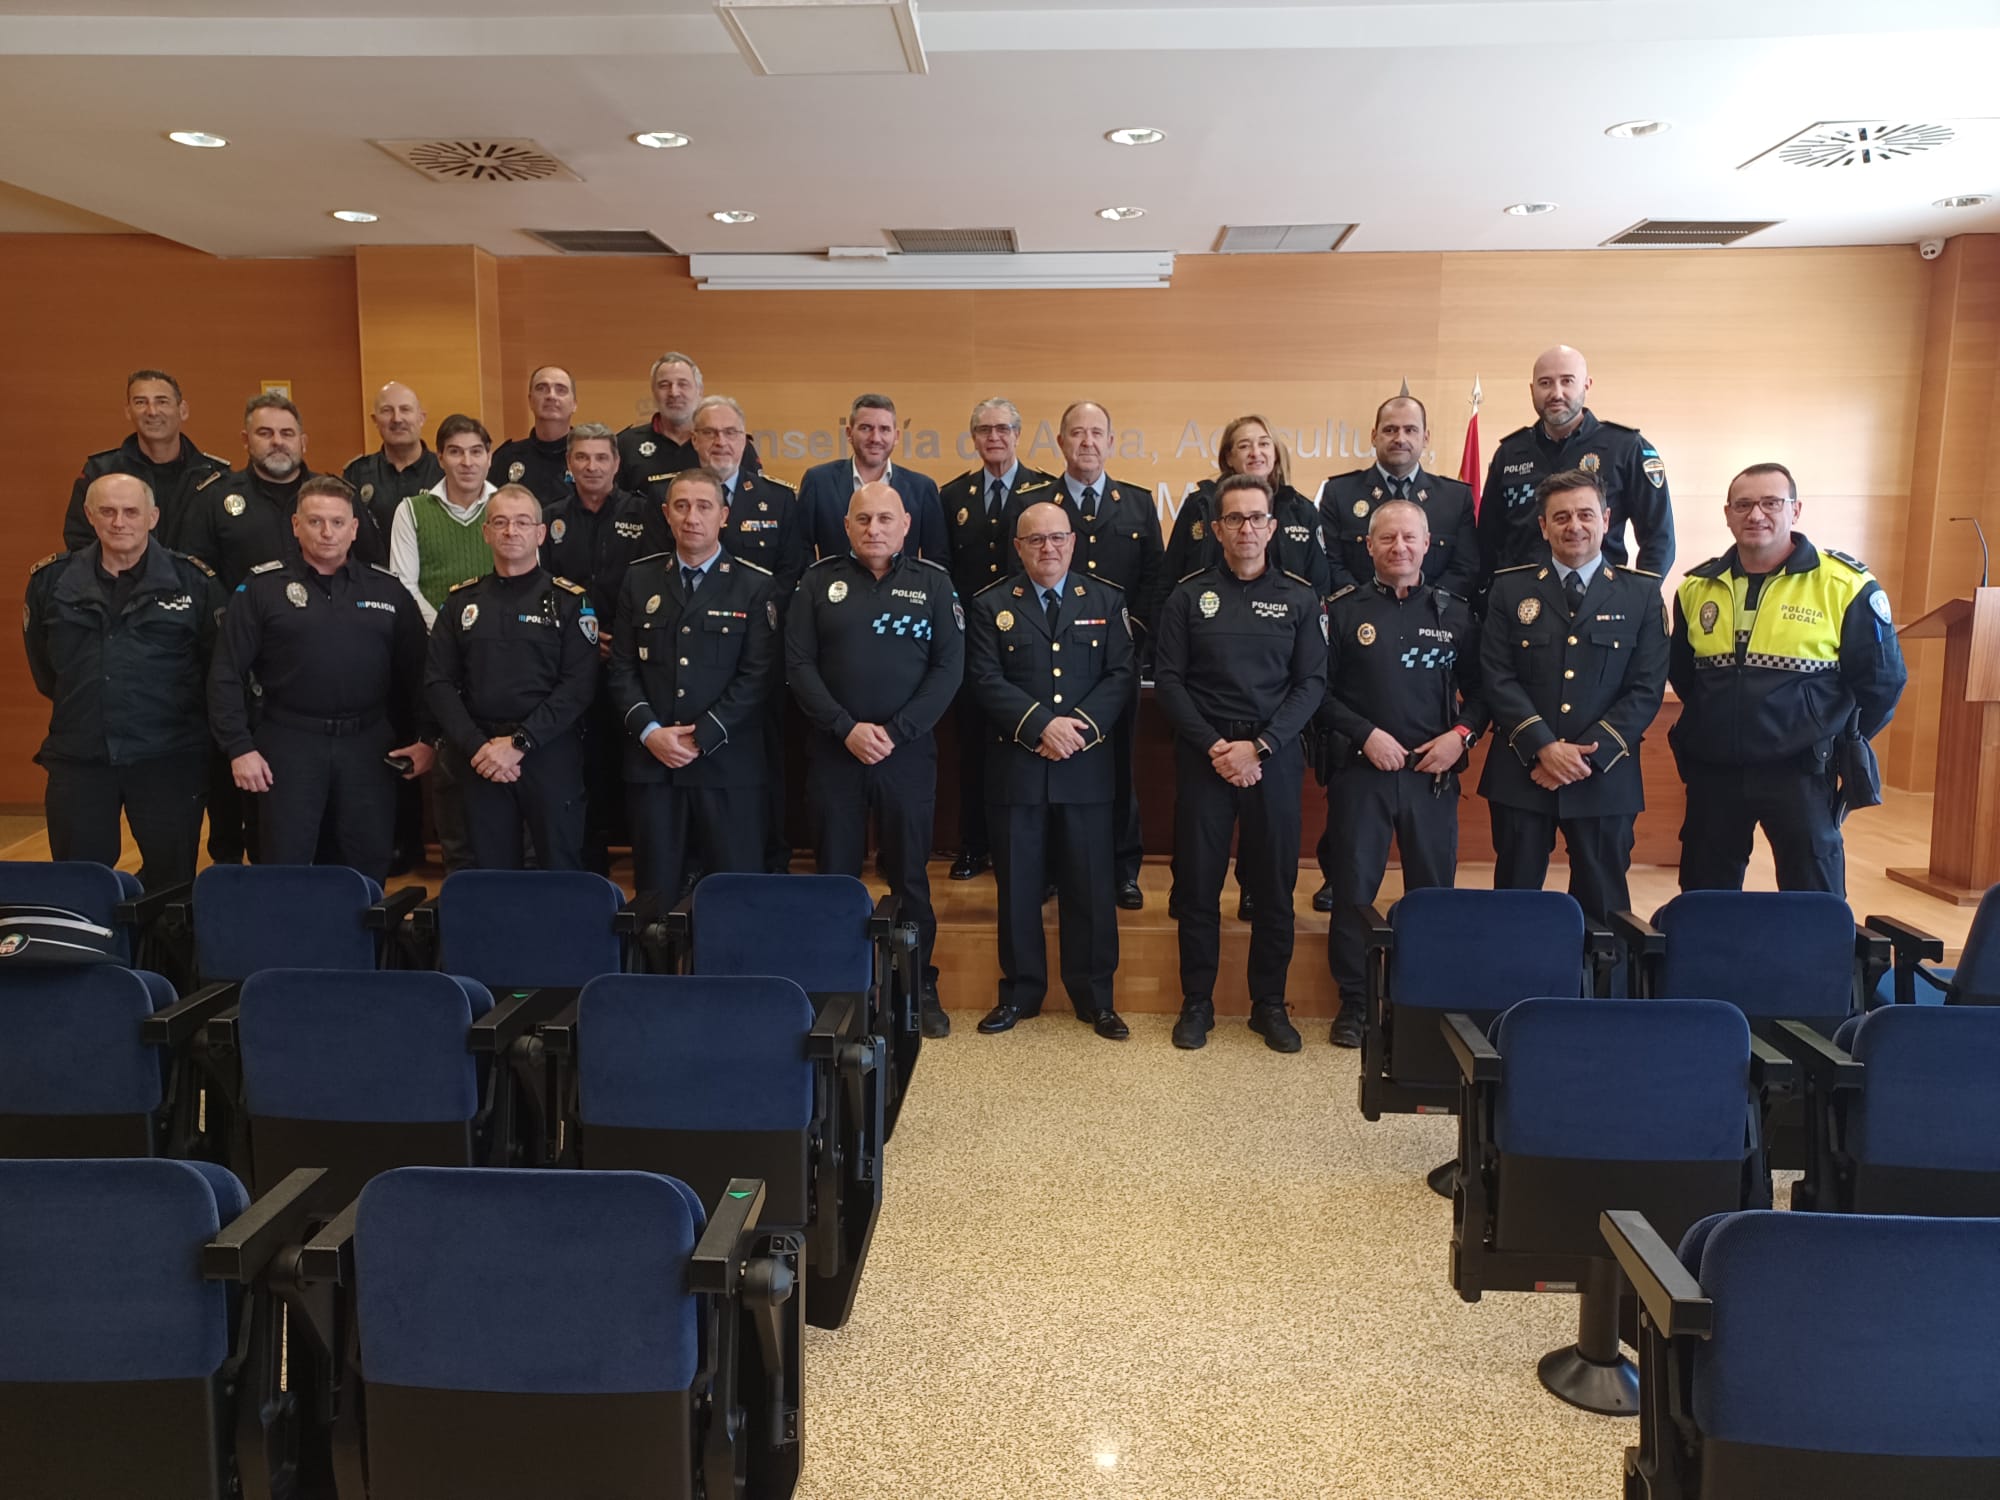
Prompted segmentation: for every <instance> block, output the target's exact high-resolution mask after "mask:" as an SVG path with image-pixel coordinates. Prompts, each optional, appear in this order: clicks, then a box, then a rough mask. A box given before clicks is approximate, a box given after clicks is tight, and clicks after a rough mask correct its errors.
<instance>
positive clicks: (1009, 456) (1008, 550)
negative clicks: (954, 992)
mask: <svg viewBox="0 0 2000 1500" xmlns="http://www.w3.org/2000/svg"><path fill="white" fill-rule="evenodd" d="M970 425H971V429H972V446H973V447H974V449H975V450H977V452H978V454H979V467H978V468H976V469H971V470H968V471H967V472H966V473H963V474H961V475H959V476H958V477H957V478H956V479H953V480H951V481H949V482H948V483H946V484H944V485H943V486H941V487H940V488H939V491H938V496H939V499H940V501H941V502H942V503H943V505H944V517H945V525H946V527H947V528H948V529H949V532H950V536H951V581H952V586H953V587H954V588H956V589H957V590H958V596H959V597H960V598H961V599H971V598H972V597H973V596H974V595H975V594H977V593H978V592H979V591H980V590H981V589H983V588H986V587H988V586H989V585H991V584H993V583H997V582H998V581H999V580H1001V579H1003V578H1007V577H1011V576H1012V575H1013V574H1015V573H1017V572H1019V571H1020V563H1019V561H1018V560H1017V559H1016V558H1015V555H1014V539H1013V535H1012V533H1010V532H1008V531H1006V530H1004V529H1003V528H1004V527H1005V526H1006V524H1007V521H1008V518H1009V516H1010V515H1011V516H1013V517H1015V518H1016V520H1015V524H1016V525H1018V524H1019V520H1018V517H1019V515H1020V512H1021V509H1022V507H1021V505H1016V504H1013V503H1012V502H1013V500H1014V496H1015V495H1016V494H1017V493H1019V492H1021V491H1024V490H1025V491H1028V492H1029V493H1030V495H1033V494H1039V495H1041V496H1042V498H1044V499H1047V498H1048V492H1049V489H1050V487H1051V486H1052V485H1053V484H1054V483H1055V480H1054V477H1053V476H1052V475H1048V474H1044V473H1042V472H1041V470H1039V469H1031V468H1029V467H1028V466H1027V465H1026V464H1024V463H1022V462H1021V460H1020V458H1019V457H1018V456H1017V455H1016V454H1015V451H1014V449H1015V445H1016V444H1017V443H1018V442H1019V441H1020V437H1021V413H1020V409H1019V408H1018V407H1016V406H1015V405H1014V403H1013V402H1011V401H1009V400H1008V399H1007V398H1006V397H1004V396H993V397H989V398H988V399H987V400H985V401H982V402H980V403H979V404H978V405H977V406H975V407H973V408H972V421H971V424H970ZM1023 503H1024V504H1030V503H1033V502H1032V500H1030V499H1029V498H1028V497H1026V496H1024V497H1023ZM1070 534H1071V535H1072V536H1074V533H1073V532H1072V533H1070ZM956 718H957V729H958V858H957V859H956V860H954V861H953V862H952V867H951V878H952V879H953V880H970V879H972V878H973V876H975V875H977V874H979V872H980V871H982V870H984V869H986V868H987V866H988V865H990V864H991V863H992V843H991V840H990V839H989V838H988V836H987V831H986V742H987V740H988V739H989V738H990V737H991V732H992V731H991V727H990V726H989V725H988V724H987V722H986V713H985V711H984V710H983V709H982V708H981V707H980V701H979V694H978V693H977V692H976V691H975V690H974V688H973V684H972V674H971V673H970V671H968V672H967V673H966V679H965V685H964V686H963V687H961V688H960V689H959V692H958V708H957V714H956Z"/></svg>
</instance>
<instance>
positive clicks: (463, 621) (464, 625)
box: [458, 604, 479, 630]
mask: <svg viewBox="0 0 2000 1500" xmlns="http://www.w3.org/2000/svg"><path fill="white" fill-rule="evenodd" d="M478 618H479V606H478V605H476V604H468V605H466V606H465V608H464V609H463V610H461V611H460V612H459V616H458V628H459V629H460V630H470V629H472V622H473V621H474V620H476V619H478Z"/></svg>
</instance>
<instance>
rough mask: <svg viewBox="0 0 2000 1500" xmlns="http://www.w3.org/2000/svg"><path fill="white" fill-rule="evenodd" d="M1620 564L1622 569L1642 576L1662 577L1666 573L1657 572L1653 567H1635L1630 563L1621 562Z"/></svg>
mask: <svg viewBox="0 0 2000 1500" xmlns="http://www.w3.org/2000/svg"><path fill="white" fill-rule="evenodd" d="M1618 566H1619V568H1620V570H1621V571H1623V572H1626V573H1637V574H1638V575H1639V576H1640V577H1641V578H1661V577H1664V576H1665V575H1664V574H1660V573H1655V572H1654V571H1653V570H1652V569H1651V568H1635V567H1633V566H1632V565H1631V564H1630V563H1620V564H1619V565H1618Z"/></svg>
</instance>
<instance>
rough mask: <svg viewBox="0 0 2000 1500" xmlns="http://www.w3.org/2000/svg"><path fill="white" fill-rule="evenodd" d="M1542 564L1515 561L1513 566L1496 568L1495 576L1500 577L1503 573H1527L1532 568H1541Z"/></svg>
mask: <svg viewBox="0 0 2000 1500" xmlns="http://www.w3.org/2000/svg"><path fill="white" fill-rule="evenodd" d="M1540 566H1541V564H1540V563H1515V564H1514V566H1513V567H1511V568H1495V569H1494V570H1493V576H1494V577H1495V578H1498V577H1499V576H1500V575H1501V574H1502V573H1525V572H1527V571H1528V569H1530V568H1539V567H1540Z"/></svg>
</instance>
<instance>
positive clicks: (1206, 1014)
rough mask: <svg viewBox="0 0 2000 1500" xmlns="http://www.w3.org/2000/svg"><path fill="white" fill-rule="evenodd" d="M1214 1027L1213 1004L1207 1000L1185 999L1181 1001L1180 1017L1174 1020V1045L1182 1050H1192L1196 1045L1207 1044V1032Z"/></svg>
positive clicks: (1202, 1045)
mask: <svg viewBox="0 0 2000 1500" xmlns="http://www.w3.org/2000/svg"><path fill="white" fill-rule="evenodd" d="M1214 1028H1215V1006H1214V1005H1213V1004H1211V1003H1210V1002H1209V1001H1207V1000H1187V1001H1183V1002H1182V1003H1181V1018H1180V1019H1179V1020H1178V1021H1176V1022H1174V1045H1175V1046H1176V1047H1179V1048H1180V1049H1181V1050H1182V1051H1183V1052H1192V1051H1194V1050H1195V1049H1196V1048H1197V1047H1205V1046H1207V1045H1208V1034H1209V1032H1210V1031H1212V1030H1213V1029H1214Z"/></svg>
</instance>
